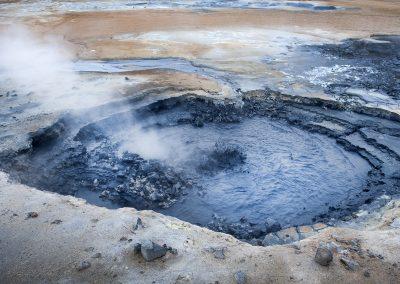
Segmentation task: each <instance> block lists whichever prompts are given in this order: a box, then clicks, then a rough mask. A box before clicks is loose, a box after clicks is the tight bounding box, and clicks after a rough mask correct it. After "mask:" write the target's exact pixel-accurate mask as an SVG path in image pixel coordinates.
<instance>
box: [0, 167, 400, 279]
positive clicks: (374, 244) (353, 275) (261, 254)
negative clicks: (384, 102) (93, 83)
mask: <svg viewBox="0 0 400 284" xmlns="http://www.w3.org/2000/svg"><path fill="white" fill-rule="evenodd" d="M1 189H2V190H1V193H0V196H1V198H0V204H1V215H0V224H1V228H2V229H1V231H0V247H1V250H0V254H1V258H0V259H1V261H0V264H1V265H0V275H1V280H2V282H3V283H32V282H36V283H39V282H61V283H77V282H90V283H94V282H96V283H110V282H116V283H127V282H141V283H188V282H189V283H190V282H192V283H215V282H218V283H266V282H277V283H288V282H305V283H331V282H337V281H340V282H341V283H376V282H383V283H396V282H397V279H398V278H399V276H400V275H399V267H398V266H399V265H400V259H399V254H398V251H399V250H400V239H399V230H400V228H399V227H400V226H399V220H400V219H399V218H400V213H399V212H400V204H399V202H398V201H391V202H389V203H388V204H387V205H386V206H385V207H384V208H382V210H381V211H377V212H375V215H374V217H373V218H370V220H369V221H368V222H367V223H365V224H363V225H362V227H361V228H359V229H357V230H355V229H348V228H340V227H337V228H332V227H330V228H323V226H320V227H319V230H318V233H317V234H316V235H314V236H311V237H309V238H307V239H305V240H302V241H300V242H296V243H295V244H293V245H284V246H270V247H266V248H264V247H258V246H251V245H249V244H246V243H243V242H240V241H238V240H237V239H235V238H233V237H232V236H230V235H226V234H222V233H216V232H213V231H210V230H208V229H205V228H200V227H197V226H194V225H191V224H189V223H185V222H182V221H179V220H178V219H174V218H171V217H166V216H163V215H160V214H157V213H154V212H152V211H136V210H135V209H132V208H122V209H118V210H109V209H105V208H100V207H96V206H91V205H88V204H86V202H85V201H84V200H81V199H76V198H73V197H69V196H60V195H57V194H54V193H46V192H43V191H39V190H36V189H33V188H29V187H27V186H23V185H17V184H10V183H8V182H7V177H6V175H5V174H2V177H1ZM21 196H24V198H21ZM138 218H140V219H141V221H142V225H139V226H137V222H138V221H137V220H138ZM315 227H316V228H317V225H316V226H315ZM302 230H303V229H302ZM304 231H305V230H304ZM146 240H148V241H153V242H154V243H156V244H159V245H161V246H162V245H164V244H166V245H167V246H168V247H172V248H173V249H174V250H169V251H167V250H165V252H164V253H165V255H164V256H162V257H161V258H158V259H155V260H152V261H146V260H145V259H144V258H143V256H142V254H141V253H136V254H135V247H136V246H135V244H136V243H142V244H145V245H146ZM325 245H326V246H327V247H329V248H330V251H332V261H331V262H329V256H328V257H322V256H320V255H319V256H318V257H317V258H318V259H319V261H321V258H322V261H326V262H328V263H327V266H323V265H321V264H319V263H317V262H316V260H315V254H316V252H317V248H318V247H320V246H325ZM153 250H154V251H155V252H157V250H156V249H153ZM175 250H176V251H175ZM149 252H150V253H149ZM151 252H152V253H153V255H154V253H155V252H153V251H152V249H149V251H145V254H144V255H145V256H146V257H149V256H151ZM164 253H161V255H162V254H164ZM155 255H157V254H155ZM149 259H151V258H149ZM235 277H236V278H235ZM242 278H244V279H246V280H245V281H247V282H245V281H243V280H240V279H242ZM237 279H239V280H237Z"/></svg>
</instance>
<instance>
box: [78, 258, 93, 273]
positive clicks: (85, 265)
mask: <svg viewBox="0 0 400 284" xmlns="http://www.w3.org/2000/svg"><path fill="white" fill-rule="evenodd" d="M90 266H92V265H91V263H90V262H89V261H87V260H84V261H82V262H81V263H80V264H79V265H78V267H77V268H76V269H77V270H78V271H82V270H85V269H88V268H89V267H90Z"/></svg>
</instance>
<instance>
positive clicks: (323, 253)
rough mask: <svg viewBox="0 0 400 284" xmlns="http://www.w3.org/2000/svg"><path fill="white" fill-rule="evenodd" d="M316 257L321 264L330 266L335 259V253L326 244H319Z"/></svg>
mask: <svg viewBox="0 0 400 284" xmlns="http://www.w3.org/2000/svg"><path fill="white" fill-rule="evenodd" d="M314 259H315V262H316V263H318V264H319V265H322V266H328V265H329V264H330V263H331V262H332V260H333V254H332V252H331V251H330V250H329V249H328V248H327V247H326V246H319V247H318V249H317V252H316V253H315V257H314Z"/></svg>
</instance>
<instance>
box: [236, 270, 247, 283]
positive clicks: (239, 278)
mask: <svg viewBox="0 0 400 284" xmlns="http://www.w3.org/2000/svg"><path fill="white" fill-rule="evenodd" d="M235 280H236V283H237V284H245V283H246V274H245V273H244V272H242V271H238V272H236V273H235Z"/></svg>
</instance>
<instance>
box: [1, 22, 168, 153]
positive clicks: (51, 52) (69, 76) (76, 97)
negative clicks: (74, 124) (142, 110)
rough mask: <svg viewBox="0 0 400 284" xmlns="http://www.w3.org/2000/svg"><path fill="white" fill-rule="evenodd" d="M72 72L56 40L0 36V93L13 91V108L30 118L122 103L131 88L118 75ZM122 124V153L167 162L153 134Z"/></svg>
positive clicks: (10, 32) (17, 29)
mask: <svg viewBox="0 0 400 284" xmlns="http://www.w3.org/2000/svg"><path fill="white" fill-rule="evenodd" d="M82 62H83V63H82ZM82 62H81V63H80V64H85V61H82ZM88 64H90V63H88ZM75 68H77V67H76V66H75V65H74V62H73V56H72V54H71V52H69V50H68V48H66V46H65V44H63V42H62V40H60V39H59V38H55V37H45V38H42V37H41V38H39V37H36V36H34V35H33V34H32V32H30V31H29V30H28V29H26V28H24V27H21V26H13V27H10V28H8V29H6V30H5V31H2V32H0V89H1V91H2V92H6V91H15V92H16V93H17V94H18V100H19V101H18V103H19V104H23V103H26V102H35V103H38V104H39V107H37V108H36V109H34V110H32V109H29V110H26V111H27V112H28V111H29V112H30V114H34V113H49V112H50V113H51V112H54V111H63V110H67V109H80V108H89V107H93V106H97V105H101V104H106V103H107V102H110V101H112V100H119V99H123V97H122V96H121V94H122V93H123V91H124V90H125V88H126V87H127V84H130V85H132V84H135V81H134V80H129V82H127V81H126V80H125V79H124V77H123V76H119V75H115V76H114V75H107V74H86V75H83V74H81V73H78V72H77V71H79V70H75ZM78 68H79V67H78ZM110 111H111V112H113V111H115V112H117V111H118V110H116V109H110ZM128 124H129V125H126V127H127V131H126V132H125V137H123V138H122V137H120V138H122V139H123V140H125V142H126V143H124V144H123V146H122V148H123V150H126V151H130V152H135V153H138V154H139V155H141V156H142V157H143V158H145V159H161V160H165V159H168V158H169V157H170V155H171V149H173V148H174V147H173V146H172V145H170V144H169V143H165V142H163V141H162V139H161V138H160V137H159V135H158V133H156V132H155V131H147V130H143V128H142V127H141V125H140V124H139V123H138V122H137V121H132V122H130V123H128Z"/></svg>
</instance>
